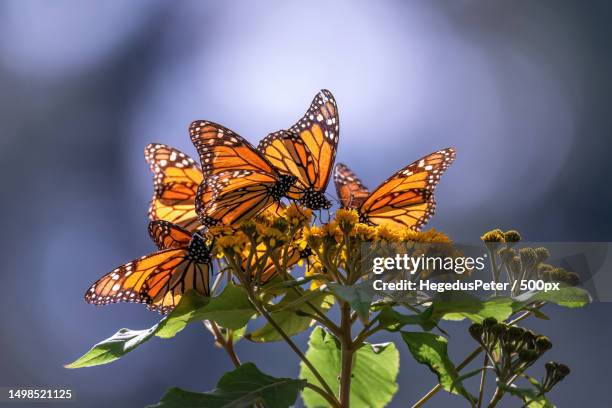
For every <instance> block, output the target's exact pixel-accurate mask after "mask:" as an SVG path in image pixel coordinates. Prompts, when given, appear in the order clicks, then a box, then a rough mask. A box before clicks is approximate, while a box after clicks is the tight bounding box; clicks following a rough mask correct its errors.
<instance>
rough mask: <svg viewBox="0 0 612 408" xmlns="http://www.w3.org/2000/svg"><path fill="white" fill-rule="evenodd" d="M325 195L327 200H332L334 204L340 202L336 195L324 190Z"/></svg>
mask: <svg viewBox="0 0 612 408" xmlns="http://www.w3.org/2000/svg"><path fill="white" fill-rule="evenodd" d="M325 195H326V196H327V198H329V201H331V202H334V203H336V204H340V200H338V198H337V197H335V196H333V195H331V194H329V193H328V192H327V191H326V192H325Z"/></svg>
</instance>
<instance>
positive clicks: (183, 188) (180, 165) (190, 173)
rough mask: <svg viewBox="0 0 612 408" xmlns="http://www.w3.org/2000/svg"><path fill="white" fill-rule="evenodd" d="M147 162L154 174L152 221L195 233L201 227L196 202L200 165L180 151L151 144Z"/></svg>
mask: <svg viewBox="0 0 612 408" xmlns="http://www.w3.org/2000/svg"><path fill="white" fill-rule="evenodd" d="M145 159H146V161H147V162H148V163H149V167H150V168H151V171H152V172H153V187H154V191H153V198H152V200H151V204H150V206H149V219H150V220H151V221H155V220H165V221H169V222H172V223H174V224H177V225H179V226H181V227H183V228H185V229H187V230H188V231H191V232H194V231H195V230H196V229H197V228H198V227H199V221H198V217H197V214H196V212H195V207H194V202H195V196H196V192H197V189H198V186H199V185H200V183H201V182H202V179H203V176H202V171H201V170H200V167H199V166H198V164H197V163H196V162H195V161H194V160H193V159H192V158H191V157H189V156H187V155H186V154H184V153H183V152H181V151H180V150H178V149H175V148H173V147H170V146H166V145H164V144H159V143H154V144H149V145H147V147H146V148H145Z"/></svg>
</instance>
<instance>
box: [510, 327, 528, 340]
mask: <svg viewBox="0 0 612 408" xmlns="http://www.w3.org/2000/svg"><path fill="white" fill-rule="evenodd" d="M524 333H525V329H523V328H522V327H518V326H511V327H509V328H508V334H507V335H508V339H509V340H511V341H517V340H520V339H522V338H523V334H524Z"/></svg>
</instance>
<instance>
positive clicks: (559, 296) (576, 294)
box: [514, 286, 592, 310]
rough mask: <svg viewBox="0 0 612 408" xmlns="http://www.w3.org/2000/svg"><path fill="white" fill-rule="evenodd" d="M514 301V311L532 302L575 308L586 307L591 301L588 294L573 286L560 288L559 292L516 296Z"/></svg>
mask: <svg viewBox="0 0 612 408" xmlns="http://www.w3.org/2000/svg"><path fill="white" fill-rule="evenodd" d="M514 300H515V304H514V307H515V310H517V308H518V309H521V308H523V307H524V306H526V305H528V304H530V303H533V302H550V303H555V304H557V305H559V306H564V307H568V308H577V307H583V306H586V305H588V304H589V303H591V301H592V299H591V295H590V294H589V292H587V291H586V290H584V289H583V288H578V287H575V286H562V287H560V288H559V290H550V291H547V292H544V291H540V292H527V293H523V294H521V295H519V296H517V297H516V298H514Z"/></svg>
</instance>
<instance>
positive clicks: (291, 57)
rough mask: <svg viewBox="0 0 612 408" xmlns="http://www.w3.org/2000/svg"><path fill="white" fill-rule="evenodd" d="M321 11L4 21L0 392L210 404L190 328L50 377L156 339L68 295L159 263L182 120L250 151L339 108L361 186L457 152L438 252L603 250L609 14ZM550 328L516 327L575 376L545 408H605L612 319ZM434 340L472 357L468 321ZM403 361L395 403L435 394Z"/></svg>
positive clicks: (456, 354) (114, 309)
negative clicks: (313, 105)
mask: <svg viewBox="0 0 612 408" xmlns="http://www.w3.org/2000/svg"><path fill="white" fill-rule="evenodd" d="M330 3H331V2H323V1H317V0H313V1H309V2H301V3H297V2H282V1H264V2H249V1H235V2H212V1H210V2H209V1H181V2H170V1H165V2H164V1H145V0H133V1H130V2H124V1H119V0H111V1H105V2H84V1H76V0H74V1H67V0H63V1H55V2H45V1H42V0H41V1H32V0H5V1H3V2H1V3H0V90H1V92H0V135H1V136H0V152H1V153H2V160H0V166H1V167H2V171H0V181H1V182H2V188H3V193H2V197H3V199H2V200H0V210H1V211H2V212H1V213H2V214H3V217H2V225H3V228H1V229H0V244H1V246H0V248H2V249H0V253H1V254H2V266H1V269H0V271H1V272H0V287H2V289H3V292H4V293H3V296H2V297H1V298H0V318H1V321H2V329H1V330H2V332H1V336H0V386H28V385H30V386H54V387H69V388H72V389H73V390H74V394H75V396H76V398H77V400H78V401H79V402H78V404H77V405H76V406H87V407H108V406H119V407H123V406H126V407H127V406H129V407H133V406H144V405H146V404H150V403H155V402H157V401H158V400H159V398H160V397H161V395H162V394H163V393H164V391H165V389H166V388H168V387H170V386H175V385H176V386H180V387H183V388H186V389H191V390H207V389H211V388H213V387H214V385H215V383H216V380H217V378H218V377H219V376H220V375H221V374H222V373H224V372H225V371H227V370H229V369H230V368H231V365H230V363H229V361H228V360H227V357H226V356H225V355H224V354H223V353H222V352H221V351H218V350H215V349H214V347H213V345H212V339H211V337H210V336H209V335H208V333H207V332H206V331H204V330H203V328H201V327H199V325H192V326H190V327H189V328H187V329H186V330H185V331H184V332H182V333H181V334H180V335H179V336H177V337H176V338H175V339H173V340H172V341H162V340H160V339H154V340H152V341H150V342H149V343H147V344H146V345H144V346H143V347H142V348H140V349H139V350H137V351H136V352H134V353H132V354H130V355H128V356H126V357H125V358H123V359H121V360H119V361H117V362H115V363H112V364H110V365H107V366H102V367H97V368H90V369H83V370H76V371H75V370H72V371H71V370H66V369H64V368H63V367H62V365H63V364H65V363H67V362H70V361H72V360H74V359H75V358H76V357H78V356H79V355H81V354H82V353H84V352H85V351H86V350H87V349H88V348H89V347H90V346H91V345H92V344H94V343H95V342H97V341H99V340H101V339H104V338H106V337H109V336H110V335H111V334H113V333H114V332H115V331H116V330H117V329H119V328H121V327H129V328H133V329H141V328H147V327H150V326H151V325H153V324H154V323H155V322H156V320H157V319H158V316H157V315H155V314H152V313H150V312H148V311H146V310H145V309H144V308H142V307H139V306H136V305H112V306H108V307H103V308H97V307H94V306H91V305H87V304H85V302H84V301H83V299H82V295H83V292H84V291H85V289H86V288H87V287H88V286H89V284H90V283H91V282H92V281H94V280H95V279H97V278H98V277H99V276H101V275H102V274H103V273H106V272H108V271H110V270H111V269H113V268H114V267H115V266H117V265H119V264H122V263H124V262H126V261H128V260H130V259H132V258H135V257H138V256H140V255H142V254H145V253H147V252H150V251H151V250H152V249H153V245H152V243H151V242H150V240H149V238H148V236H147V233H146V225H147V218H146V208H147V204H148V200H149V198H150V196H151V192H152V186H151V176H150V174H149V170H148V167H147V165H146V164H145V162H144V159H143V152H142V151H143V148H144V146H145V145H146V144H147V143H149V142H162V143H166V144H170V145H173V146H176V147H178V148H181V149H182V150H184V151H185V152H186V153H189V154H191V155H195V151H194V149H193V148H192V146H191V144H190V141H189V137H188V134H187V126H188V124H189V123H190V122H191V121H192V120H195V119H208V120H212V121H215V122H218V123H222V124H224V125H225V126H227V127H229V128H231V129H233V130H234V131H236V132H237V133H239V134H241V135H242V136H244V137H246V138H247V139H248V140H250V141H251V142H253V143H256V142H257V141H258V140H259V139H261V138H262V137H264V136H265V135H266V134H267V133H269V132H272V131H276V130H278V129H281V128H286V127H288V126H289V125H291V124H293V123H294V122H295V121H296V120H297V119H298V118H299V117H300V116H301V115H302V113H303V112H304V110H305V109H306V107H307V106H308V104H309V103H310V101H311V99H312V97H313V96H314V95H315V93H316V92H317V91H318V90H319V89H321V88H327V89H330V90H331V91H332V92H333V93H334V95H335V97H336V100H337V102H338V106H339V112H340V120H341V131H340V135H341V136H340V140H341V141H340V147H339V151H338V160H339V161H342V162H344V163H346V164H348V165H349V166H351V167H352V168H353V169H354V170H355V171H356V172H357V173H358V174H359V175H360V176H361V178H362V179H363V180H364V182H365V183H366V184H367V185H368V186H370V187H374V186H376V185H377V184H378V183H380V182H381V181H382V180H384V179H385V178H386V177H388V176H389V175H390V174H392V173H393V172H394V171H395V170H397V169H399V168H401V167H403V166H405V165H406V164H408V163H410V162H412V161H414V160H416V159H418V158H419V157H421V156H423V155H425V154H427V153H430V152H432V151H434V150H438V149H440V148H443V147H447V146H454V147H455V148H456V149H457V160H456V162H455V163H454V164H453V166H452V167H451V168H450V169H449V170H448V172H447V174H446V175H445V176H444V177H443V178H442V181H441V182H440V184H439V187H438V189H437V201H438V211H437V214H436V216H435V217H434V218H433V220H432V221H431V222H430V224H429V225H430V226H432V227H436V228H439V229H442V230H443V231H445V232H447V233H448V234H449V235H450V236H451V237H452V238H454V239H456V240H474V239H475V238H477V237H478V236H480V235H481V234H482V233H483V232H484V231H486V230H488V229H491V228H494V227H500V228H504V229H508V228H516V229H518V230H519V231H521V233H522V234H523V236H524V237H526V239H528V240H531V241H611V240H612V239H611V238H612V232H611V226H612V225H611V224H612V218H611V217H610V203H611V198H612V197H611V196H612V192H611V191H612V190H611V189H610V187H609V186H610V177H611V176H612V162H611V160H610V158H609V155H610V151H611V147H612V137H611V136H612V135H611V133H612V115H611V114H610V106H612V78H611V77H610V72H612V44H611V42H612V28H611V27H612V26H610V24H609V22H610V19H611V18H612V4H611V3H609V2H606V1H591V2H581V1H552V0H550V1H537V2H535V1H486V0H456V1H430V2H425V1H420V2H418V1H410V2H401V1H380V2H366V1H352V2H349V1H337V2H333V3H331V4H330ZM329 192H330V193H333V190H332V189H330V190H329ZM549 312H550V314H552V315H554V319H553V320H551V321H529V323H527V326H529V327H532V328H534V329H535V330H540V331H543V332H544V333H546V334H547V335H549V336H550V337H551V338H552V339H553V341H554V344H555V346H554V348H553V350H551V352H550V354H549V355H548V356H547V358H548V359H555V360H559V361H563V362H566V363H567V364H568V365H570V367H571V368H572V374H571V375H570V376H569V377H568V378H567V379H566V380H565V381H564V382H563V383H562V384H561V385H560V386H559V387H558V389H555V391H554V392H553V393H552V394H551V398H552V400H553V402H556V403H557V404H558V405H559V406H560V407H573V406H579V405H580V404H582V405H584V403H585V402H586V401H588V402H589V406H610V405H612V397H611V396H610V394H609V390H608V389H607V388H606V387H604V385H605V384H607V382H608V379H609V367H610V363H611V362H612V356H611V351H610V347H609V344H610V341H612V328H611V325H610V322H611V319H610V315H611V313H612V305H611V304H610V303H596V304H593V305H591V306H589V307H588V308H587V309H583V310H565V309H560V308H556V309H554V310H553V308H552V307H551V308H550V309H549ZM449 326H450V328H449V331H450V333H451V336H452V337H453V339H452V342H451V344H452V345H451V350H450V352H451V357H452V358H453V360H454V361H457V362H458V361H460V360H461V359H462V358H463V356H464V355H465V354H466V353H467V352H468V351H470V350H471V349H472V348H473V347H474V344H473V342H472V340H470V339H469V338H468V336H467V334H466V333H465V329H466V327H467V326H466V325H465V324H463V325H462V324H451V325H449ZM383 339H384V338H383V337H380V338H379V340H381V341H382V340H383ZM297 340H298V342H299V344H301V345H305V343H306V340H307V336H306V335H300V336H298V337H297ZM395 340H398V339H397V338H395ZM398 346H399V348H400V350H401V355H402V361H401V369H400V377H399V379H398V382H399V384H400V391H399V392H398V393H397V395H396V396H395V398H394V400H393V403H392V406H393V407H396V406H397V407H399V406H406V405H407V404H409V403H412V402H414V401H416V400H417V399H418V398H419V397H420V396H421V395H422V394H423V393H424V392H425V391H427V390H428V389H429V388H430V387H431V386H432V385H433V384H434V382H435V378H434V376H433V375H432V374H431V373H430V372H429V371H428V370H427V369H426V368H424V367H421V366H418V365H417V364H416V363H415V362H413V361H412V360H411V359H410V357H409V356H408V355H407V352H406V350H404V347H403V346H402V345H401V344H399V343H398ZM238 353H239V355H240V357H241V359H242V360H243V361H254V362H256V363H257V364H258V365H259V366H260V368H261V369H262V370H263V371H265V372H267V373H270V374H273V375H283V376H296V375H297V372H298V363H297V359H295V358H294V356H293V355H292V354H291V353H290V351H289V350H288V348H287V347H286V346H285V345H284V344H270V345H253V344H248V343H247V342H244V343H240V344H239V345H238ZM541 372H542V370H540V371H536V373H537V374H538V375H540V374H541ZM457 398H458V397H454V396H447V395H442V394H440V395H438V396H436V397H435V398H434V399H433V400H432V406H436V407H444V406H456V405H454V404H461V403H462V402H460V401H459V400H458V399H457ZM21 406H25V405H21ZM502 406H516V401H513V400H508V401H506V403H505V405H504V404H502Z"/></svg>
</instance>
